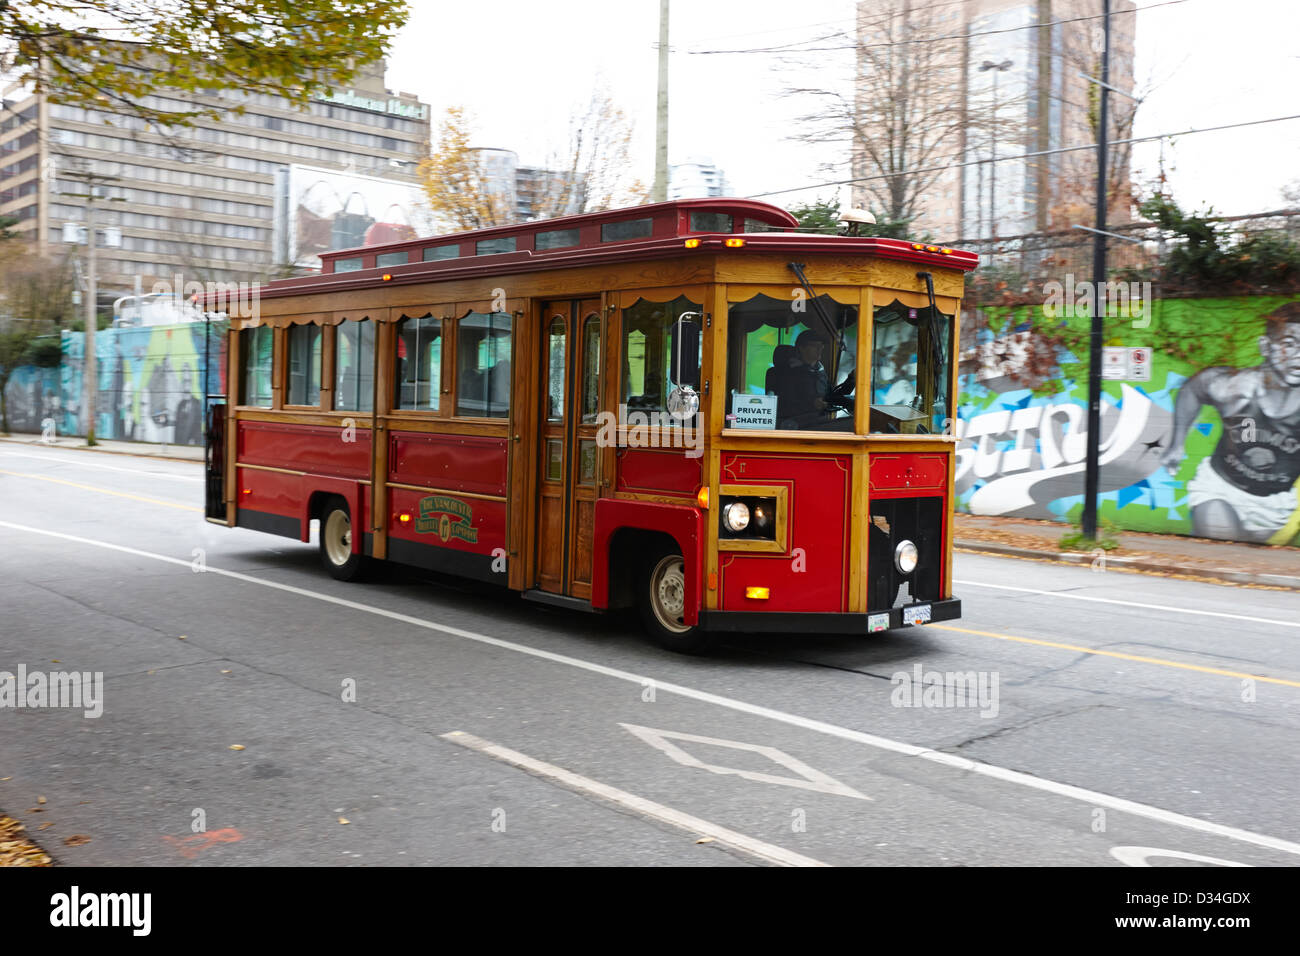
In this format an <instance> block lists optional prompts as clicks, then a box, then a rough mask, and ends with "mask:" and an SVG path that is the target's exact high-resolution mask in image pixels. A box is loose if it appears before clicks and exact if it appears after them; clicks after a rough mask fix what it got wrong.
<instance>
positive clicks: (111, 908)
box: [50, 886, 153, 936]
mask: <svg viewBox="0 0 1300 956" xmlns="http://www.w3.org/2000/svg"><path fill="white" fill-rule="evenodd" d="M50 907H51V909H50V925H51V926H66V927H78V926H128V927H130V928H131V932H132V934H133V935H135V936H148V935H149V930H150V929H151V927H152V922H153V921H152V918H151V916H152V911H153V894H151V893H82V892H81V888H80V887H77V886H74V887H73V888H72V889H71V890H70V891H69V892H67V893H55V894H54V895H53V896H51V897H50Z"/></svg>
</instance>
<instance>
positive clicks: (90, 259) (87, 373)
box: [59, 170, 124, 445]
mask: <svg viewBox="0 0 1300 956" xmlns="http://www.w3.org/2000/svg"><path fill="white" fill-rule="evenodd" d="M65 175H67V176H68V177H70V178H72V179H79V180H81V182H83V183H85V184H86V191H85V192H84V193H60V194H59V195H61V196H66V197H69V198H71V199H84V200H85V201H86V321H85V332H84V333H83V335H82V338H83V340H84V343H85V344H84V346H83V348H82V352H83V354H84V356H85V358H84V360H83V362H82V378H83V380H84V381H83V382H82V384H83V386H84V387H85V399H84V403H83V405H82V408H83V409H84V411H83V414H82V424H83V427H84V428H85V430H86V444H87V445H94V444H96V442H95V399H96V398H97V397H98V394H97V393H98V385H99V369H98V368H97V367H96V358H97V356H96V355H95V333H96V332H98V331H99V308H98V306H99V303H98V301H97V300H98V295H99V290H98V289H97V288H96V280H97V276H96V273H95V201H96V200H97V199H101V198H104V197H101V196H100V188H101V187H102V186H103V185H104V184H106V183H110V182H116V181H117V177H116V176H100V175H97V174H96V173H94V172H91V171H89V170H86V171H84V172H68V173H65ZM107 201H109V202H124V200H123V199H121V198H120V197H118V198H114V199H111V200H107Z"/></svg>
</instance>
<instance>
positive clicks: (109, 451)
mask: <svg viewBox="0 0 1300 956" xmlns="http://www.w3.org/2000/svg"><path fill="white" fill-rule="evenodd" d="M0 441H2V442H10V443H11V444H14V445H31V446H34V447H36V448H58V449H67V450H70V451H93V452H95V453H96V454H99V455H126V456H127V457H128V458H152V459H154V460H155V461H182V462H188V463H189V464H200V465H201V464H203V459H202V458H178V457H176V456H175V455H160V454H156V453H153V452H145V451H118V450H117V449H115V448H99V447H92V446H90V445H62V444H59V443H57V442H54V443H50V442H43V441H41V440H40V439H39V438H32V439H27V438H14V437H12V436H10V437H8V438H5V437H0ZM141 444H144V445H149V447H153V448H157V447H160V446H157V445H152V444H150V443H148V442H141ZM186 447H189V446H186ZM195 447H197V446H195Z"/></svg>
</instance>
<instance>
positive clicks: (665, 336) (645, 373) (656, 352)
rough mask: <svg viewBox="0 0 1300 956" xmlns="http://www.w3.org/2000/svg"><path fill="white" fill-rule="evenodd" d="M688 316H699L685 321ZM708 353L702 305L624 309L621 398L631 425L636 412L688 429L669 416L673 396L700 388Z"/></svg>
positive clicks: (686, 302)
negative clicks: (679, 389) (704, 353)
mask: <svg viewBox="0 0 1300 956" xmlns="http://www.w3.org/2000/svg"><path fill="white" fill-rule="evenodd" d="M685 313H694V315H686V316H685V318H682V316H683V315H684V314H685ZM679 319H682V320H681V321H678V320H679ZM702 348H703V339H702V336H701V335H700V305H699V303H698V302H692V301H690V299H688V298H686V296H684V295H683V296H678V297H677V298H676V299H673V300H672V301H670V302H651V301H649V300H647V299H637V300H636V302H634V303H633V304H632V305H631V306H629V307H628V308H626V309H624V310H623V374H622V390H621V392H620V395H621V396H622V401H623V403H624V404H625V405H626V406H627V409H628V415H629V421H631V415H632V414H633V413H635V412H660V413H664V414H662V415H661V417H660V418H659V419H657V421H658V422H659V423H661V424H664V425H670V426H675V425H680V424H682V422H681V421H680V420H679V419H677V418H676V417H674V416H672V415H668V414H666V412H667V408H668V394H669V393H670V392H671V391H672V390H673V389H674V388H675V387H677V386H679V385H689V386H691V387H692V388H699V384H700V359H701V353H702Z"/></svg>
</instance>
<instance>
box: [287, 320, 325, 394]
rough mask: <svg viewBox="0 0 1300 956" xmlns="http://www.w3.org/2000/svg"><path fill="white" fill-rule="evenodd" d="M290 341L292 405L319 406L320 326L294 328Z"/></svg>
mask: <svg viewBox="0 0 1300 956" xmlns="http://www.w3.org/2000/svg"><path fill="white" fill-rule="evenodd" d="M287 338H288V342H289V399H288V402H287V403H286V404H289V405H311V406H316V405H320V369H321V351H320V350H321V339H322V334H321V327H320V326H319V325H291V326H289V334H288V336H287Z"/></svg>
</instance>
